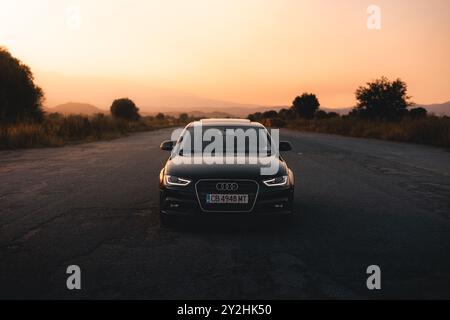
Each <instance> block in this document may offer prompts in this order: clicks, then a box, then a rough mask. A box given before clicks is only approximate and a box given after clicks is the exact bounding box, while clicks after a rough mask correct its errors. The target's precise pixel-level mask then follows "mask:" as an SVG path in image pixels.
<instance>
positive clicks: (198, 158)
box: [160, 119, 294, 224]
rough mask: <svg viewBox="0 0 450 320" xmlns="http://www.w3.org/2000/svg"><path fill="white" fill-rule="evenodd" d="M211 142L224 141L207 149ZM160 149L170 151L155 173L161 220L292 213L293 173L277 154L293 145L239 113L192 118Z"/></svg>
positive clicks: (286, 214) (286, 216) (285, 216)
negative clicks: (236, 116) (234, 116)
mask: <svg viewBox="0 0 450 320" xmlns="http://www.w3.org/2000/svg"><path fill="white" fill-rule="evenodd" d="M197 129H198V131H196V130H197ZM212 135H215V139H212V138H211V136H212ZM239 135H243V136H242V139H240V137H239ZM255 136H256V140H253V141H252V140H251V139H252V138H253V139H255ZM212 142H215V143H219V144H218V145H220V142H222V143H223V145H225V147H224V148H223V150H220V152H218V151H217V149H220V148H217V149H216V150H213V151H212V152H211V149H212V148H211V143H212ZM196 143H197V145H196ZM227 143H229V144H230V145H231V147H230V146H229V145H228V144H227ZM208 146H209V147H208ZM256 146H257V147H256ZM161 149H162V150H166V151H172V154H171V156H170V158H169V159H168V161H167V163H166V165H165V166H164V168H163V169H162V170H161V174H160V214H161V222H162V223H163V224H165V223H167V222H172V221H173V220H174V218H175V219H176V218H177V217H205V216H216V215H222V216H223V215H225V216H230V215H244V216H259V215H274V216H279V217H283V218H286V219H289V218H290V217H292V215H293V197H294V174H293V172H292V171H291V170H290V169H289V167H288V165H287V163H286V162H285V160H284V159H283V158H282V157H281V155H280V154H279V152H280V151H289V150H291V149H292V147H291V144H290V143H289V142H279V143H277V141H275V140H274V137H273V135H271V134H270V133H269V131H268V130H267V129H266V128H265V127H264V126H263V125H262V124H260V123H256V122H251V121H249V120H240V119H208V120H201V121H196V122H192V123H190V124H189V125H187V126H186V128H185V129H184V130H183V132H182V133H181V135H180V136H179V138H178V140H177V141H164V142H163V143H162V144H161ZM208 150H209V153H208V152H207V151H208ZM261 150H262V151H263V152H261ZM269 159H270V160H269ZM269 163H270V164H269ZM264 168H265V169H264ZM264 170H266V171H264Z"/></svg>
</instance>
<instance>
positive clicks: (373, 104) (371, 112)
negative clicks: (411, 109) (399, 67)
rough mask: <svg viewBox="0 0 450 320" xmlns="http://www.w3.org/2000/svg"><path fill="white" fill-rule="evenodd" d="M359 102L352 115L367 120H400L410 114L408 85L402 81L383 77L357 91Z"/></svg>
mask: <svg viewBox="0 0 450 320" xmlns="http://www.w3.org/2000/svg"><path fill="white" fill-rule="evenodd" d="M355 94H356V100H357V101H358V103H357V106H356V108H355V109H353V110H352V115H356V116H359V117H361V118H366V119H380V120H398V119H401V118H402V117H403V116H405V115H406V114H407V113H408V106H410V105H411V103H410V102H408V99H409V97H408V96H407V85H406V83H405V82H403V81H402V80H400V79H397V80H395V81H392V82H390V81H389V80H388V79H387V78H386V77H382V78H380V79H377V80H375V81H373V82H369V83H367V85H366V86H365V87H359V88H358V89H357V90H356V93H355Z"/></svg>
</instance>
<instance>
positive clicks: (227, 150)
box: [176, 125, 273, 157]
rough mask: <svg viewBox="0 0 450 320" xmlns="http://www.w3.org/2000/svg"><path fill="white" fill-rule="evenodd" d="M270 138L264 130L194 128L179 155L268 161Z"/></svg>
mask: <svg viewBox="0 0 450 320" xmlns="http://www.w3.org/2000/svg"><path fill="white" fill-rule="evenodd" d="M271 145H272V143H271V137H270V134H269V132H268V131H267V130H266V129H265V128H264V127H251V126H242V127H240V126H225V125H224V126H205V125H203V126H200V125H198V126H191V127H188V128H187V129H186V130H185V131H184V133H183V134H182V136H181V137H180V139H179V140H178V143H177V147H176V148H178V149H177V152H178V154H179V155H184V156H187V155H203V156H227V155H248V156H259V157H267V156H270V155H271V154H272V153H273V152H272V150H271Z"/></svg>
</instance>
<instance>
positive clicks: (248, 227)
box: [161, 217, 295, 234]
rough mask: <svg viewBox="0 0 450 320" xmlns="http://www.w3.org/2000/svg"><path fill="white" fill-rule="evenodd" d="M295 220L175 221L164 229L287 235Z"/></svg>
mask: <svg viewBox="0 0 450 320" xmlns="http://www.w3.org/2000/svg"><path fill="white" fill-rule="evenodd" d="M294 223H295V219H289V220H288V219H280V218H274V217H258V218H251V219H250V218H245V217H208V218H201V219H200V218H190V219H182V220H177V221H173V222H171V223H170V225H162V226H161V227H162V228H165V229H170V230H173V231H178V232H183V233H193V232H194V233H201V234H245V233H252V234H259V233H261V234H268V233H273V234H276V233H286V232H289V231H290V230H292V229H293V224H294Z"/></svg>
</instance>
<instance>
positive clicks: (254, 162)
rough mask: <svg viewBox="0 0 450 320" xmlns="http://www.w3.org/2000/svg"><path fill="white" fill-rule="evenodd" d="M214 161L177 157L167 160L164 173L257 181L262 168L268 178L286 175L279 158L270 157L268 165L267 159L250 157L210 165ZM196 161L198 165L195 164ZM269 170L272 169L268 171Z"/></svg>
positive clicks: (209, 158)
mask: <svg viewBox="0 0 450 320" xmlns="http://www.w3.org/2000/svg"><path fill="white" fill-rule="evenodd" d="M214 159H215V158H214V157H203V158H202V157H197V156H193V157H183V156H178V155H177V156H174V157H172V158H170V159H169V161H168V162H167V164H166V167H165V172H166V174H168V175H172V176H176V177H180V178H189V179H258V178H260V177H262V176H263V175H262V172H264V171H262V169H263V168H265V169H264V170H265V171H270V172H269V173H270V174H269V176H274V175H286V174H287V167H286V164H285V162H284V161H283V160H282V159H280V158H279V157H271V158H270V159H271V163H268V161H267V159H268V158H265V159H266V160H265V161H264V159H261V158H258V157H252V156H236V155H235V156H230V157H223V162H224V164H218V163H216V164H212V163H213V160H214ZM202 160H203V161H202ZM244 160H246V163H245V164H238V163H240V161H244ZM196 161H198V162H200V163H195V162H196ZM227 162H232V163H233V164H228V163H227ZM269 168H274V169H273V170H268V169H269ZM266 174H267V172H266Z"/></svg>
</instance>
